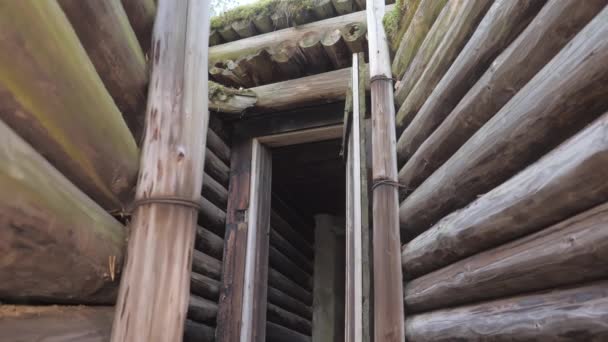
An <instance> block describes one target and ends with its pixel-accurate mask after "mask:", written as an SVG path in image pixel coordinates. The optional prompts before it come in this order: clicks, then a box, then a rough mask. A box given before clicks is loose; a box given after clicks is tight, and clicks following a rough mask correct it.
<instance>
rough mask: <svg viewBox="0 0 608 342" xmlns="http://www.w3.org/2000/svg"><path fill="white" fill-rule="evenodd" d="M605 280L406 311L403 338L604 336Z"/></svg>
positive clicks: (572, 339)
mask: <svg viewBox="0 0 608 342" xmlns="http://www.w3.org/2000/svg"><path fill="white" fill-rule="evenodd" d="M607 312H608V282H598V283H594V284H590V285H586V286H581V287H577V288H571V289H560V290H555V291H551V292H544V293H535V294H530V295H525V296H518V297H511V298H506V299H502V300H498V301H493V302H485V303H481V304H477V305H470V306H465V307H460V308H456V309H448V310H440V311H434V312H430V313H428V314H421V315H415V316H410V317H409V318H408V319H407V320H406V321H405V325H406V328H405V331H406V338H407V341H411V342H422V341H434V342H452V341H493V342H529V341H535V342H555V341H560V342H580V341H604V340H607V339H608V323H606V322H608V314H607Z"/></svg>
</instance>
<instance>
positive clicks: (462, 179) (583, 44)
mask: <svg viewBox="0 0 608 342" xmlns="http://www.w3.org/2000/svg"><path fill="white" fill-rule="evenodd" d="M605 34H608V8H605V9H604V10H603V11H602V12H601V13H599V14H598V15H597V16H596V17H595V18H594V20H592V21H591V22H590V23H589V24H588V25H587V26H586V27H585V28H584V29H583V30H582V31H581V32H580V33H579V34H578V35H577V36H576V37H575V38H573V40H572V41H571V42H570V44H568V46H566V47H565V48H564V49H563V50H562V51H561V52H560V53H559V54H558V55H557V56H555V57H554V58H553V59H552V60H551V61H550V62H549V63H548V64H547V65H546V66H545V67H544V68H543V69H542V70H541V71H539V72H538V74H537V75H536V76H535V77H534V78H533V79H532V80H531V81H530V82H528V83H527V84H526V86H524V87H523V88H522V89H521V90H520V91H519V92H518V93H517V95H515V96H514V97H513V98H512V99H511V100H510V101H509V102H508V103H507V104H505V105H504V106H503V108H502V109H501V110H500V111H499V112H498V113H497V114H496V115H495V116H494V117H493V118H492V119H491V120H490V121H488V122H487V123H486V124H485V125H484V126H483V127H482V128H481V129H480V130H479V131H477V133H476V134H475V135H474V136H473V137H471V138H470V139H469V140H468V141H467V143H466V144H465V145H463V146H462V147H461V148H460V149H459V150H458V152H456V153H455V154H454V155H453V156H452V158H450V160H448V161H447V162H446V163H445V164H443V166H442V167H441V168H439V169H438V170H437V171H436V172H435V173H434V174H433V175H432V176H431V177H429V178H428V179H427V180H426V181H425V182H424V184H423V185H421V186H420V187H419V188H418V189H416V191H415V192H414V193H413V194H412V195H410V196H409V197H408V198H407V199H406V200H405V201H404V202H403V203H402V204H401V208H400V220H401V224H402V227H401V228H402V229H403V230H404V231H406V232H407V234H408V235H410V236H412V235H413V236H415V235H417V234H420V233H421V232H423V231H425V230H426V229H427V228H428V227H430V226H431V225H432V224H434V223H435V222H437V221H438V220H439V219H441V217H443V216H445V215H447V214H448V213H450V212H451V211H453V210H455V209H458V208H462V207H464V206H465V205H466V204H468V203H470V202H471V201H472V200H473V199H474V198H475V197H476V196H478V195H479V194H483V193H485V192H487V191H489V190H490V189H492V188H494V187H496V186H497V185H499V184H500V183H502V182H504V181H505V180H507V179H508V178H509V177H511V176H513V175H514V174H515V173H516V172H518V171H520V170H522V169H523V168H524V167H525V166H527V165H529V164H530V163H531V162H533V161H535V160H537V159H538V158H539V157H540V156H542V155H543V154H544V153H546V152H548V151H550V150H551V149H552V148H554V147H555V146H557V145H558V144H559V143H561V142H562V141H563V140H565V139H567V138H568V137H570V136H572V135H573V134H574V133H576V132H577V131H578V130H580V129H582V128H583V127H584V126H585V125H587V124H588V123H590V122H591V121H592V120H593V119H595V118H597V117H598V116H599V115H601V114H602V113H603V111H604V110H606V108H607V107H608V103H606V101H604V99H605V98H606V96H607V95H608V87H606V85H607V84H608V69H606V68H605V67H604V62H603V61H604V60H605V59H606V58H608V40H606V39H604V38H603V37H604V36H603V35H605ZM497 156H500V158H496V157H497Z"/></svg>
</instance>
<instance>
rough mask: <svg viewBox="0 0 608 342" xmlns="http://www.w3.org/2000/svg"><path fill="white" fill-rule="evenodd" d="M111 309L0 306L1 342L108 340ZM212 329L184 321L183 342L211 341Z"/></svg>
mask: <svg viewBox="0 0 608 342" xmlns="http://www.w3.org/2000/svg"><path fill="white" fill-rule="evenodd" d="M113 318H114V307H111V306H107V307H104V306H13V305H2V306H0V338H1V339H2V341H24V342H27V341H62V342H107V341H110V334H111V330H112V320H113ZM214 330H215V329H213V328H211V327H208V326H206V325H203V324H199V323H196V322H193V321H190V320H187V321H186V327H185V335H184V342H212V341H214V340H215V338H214V336H213V335H214Z"/></svg>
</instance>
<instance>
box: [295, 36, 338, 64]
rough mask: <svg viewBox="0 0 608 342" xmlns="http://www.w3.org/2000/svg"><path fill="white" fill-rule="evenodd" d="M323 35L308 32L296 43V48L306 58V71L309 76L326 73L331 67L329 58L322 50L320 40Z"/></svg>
mask: <svg viewBox="0 0 608 342" xmlns="http://www.w3.org/2000/svg"><path fill="white" fill-rule="evenodd" d="M322 38H323V35H322V34H321V33H319V32H308V33H306V34H305V35H304V36H302V38H301V39H300V41H299V42H298V46H299V47H300V50H302V53H303V54H304V56H305V57H306V69H307V70H308V71H310V73H311V74H318V73H322V72H326V71H327V70H329V68H330V66H331V62H330V61H329V57H327V54H326V53H325V49H323V44H321V39H322Z"/></svg>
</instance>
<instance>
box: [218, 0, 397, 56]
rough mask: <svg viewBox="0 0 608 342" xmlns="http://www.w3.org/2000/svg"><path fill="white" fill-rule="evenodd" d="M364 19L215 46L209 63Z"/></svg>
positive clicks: (342, 20) (338, 19)
mask: <svg viewBox="0 0 608 342" xmlns="http://www.w3.org/2000/svg"><path fill="white" fill-rule="evenodd" d="M393 6H394V5H389V6H386V10H387V11H390V10H391V9H392V8H393ZM365 18H366V17H365V12H364V11H360V12H355V13H351V14H348V15H343V16H339V17H334V18H329V19H325V20H321V21H316V22H313V23H310V24H306V25H301V26H298V27H290V28H285V29H282V30H279V31H274V32H269V33H266V34H261V35H258V36H254V37H250V38H246V39H241V40H238V41H235V42H229V43H224V44H221V45H216V46H213V47H211V48H210V49H209V63H210V64H214V63H215V62H221V61H225V60H227V59H232V60H236V59H238V58H239V57H241V56H245V55H248V54H251V53H254V52H256V51H258V50H259V49H263V48H266V47H269V46H273V45H277V44H279V43H280V42H283V41H286V40H290V41H294V42H295V41H300V40H301V39H302V38H303V37H304V36H305V35H306V34H307V33H309V32H317V33H323V32H327V31H330V30H335V29H339V28H341V27H342V26H344V25H347V24H350V23H353V22H360V23H364V22H365V20H366V19H365Z"/></svg>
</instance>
